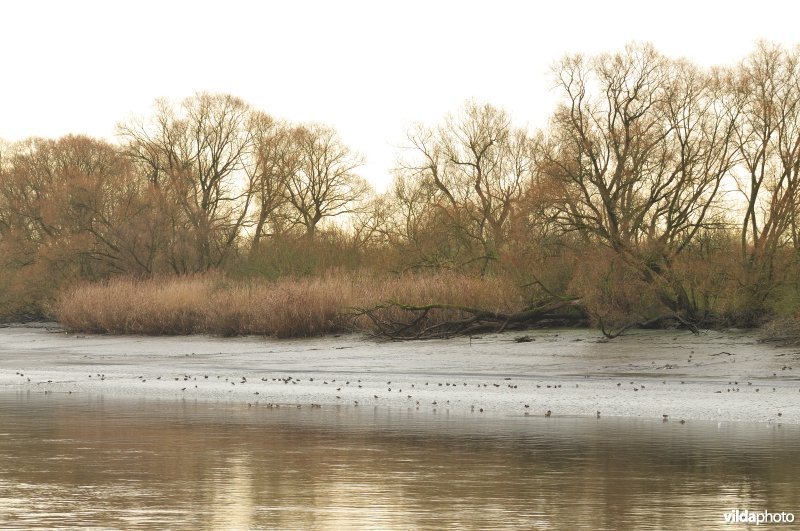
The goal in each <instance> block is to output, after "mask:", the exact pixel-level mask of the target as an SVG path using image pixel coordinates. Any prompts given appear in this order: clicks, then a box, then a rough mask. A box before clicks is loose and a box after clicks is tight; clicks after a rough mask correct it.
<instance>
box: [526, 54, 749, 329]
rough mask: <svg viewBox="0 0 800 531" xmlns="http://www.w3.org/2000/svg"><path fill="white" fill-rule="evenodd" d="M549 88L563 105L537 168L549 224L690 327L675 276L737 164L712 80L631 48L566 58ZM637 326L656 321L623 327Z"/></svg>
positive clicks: (730, 111)
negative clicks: (599, 255) (596, 252)
mask: <svg viewBox="0 0 800 531" xmlns="http://www.w3.org/2000/svg"><path fill="white" fill-rule="evenodd" d="M555 79H556V84H557V86H558V87H559V88H560V89H561V91H562V93H563V95H564V101H563V102H562V103H561V104H560V105H559V107H558V109H557V111H556V113H555V115H554V117H553V119H552V123H551V128H550V130H549V133H548V135H547V136H546V137H545V138H544V139H543V141H542V143H541V146H540V149H539V151H538V157H539V158H538V161H537V162H538V164H537V168H538V172H539V175H538V177H537V179H538V180H540V181H547V186H545V188H546V189H548V190H549V192H550V194H551V197H550V213H551V216H552V219H553V220H554V221H555V222H557V223H558V224H559V225H560V226H561V227H562V228H563V229H564V230H565V231H577V232H578V233H580V234H582V235H583V236H584V237H585V238H586V241H587V242H590V243H596V244H599V245H601V246H604V247H606V248H607V249H609V250H610V251H611V255H610V256H611V259H610V260H612V261H613V264H614V267H617V268H620V269H621V268H627V269H628V270H629V273H628V274H630V272H632V273H633V275H634V276H635V277H636V278H637V279H638V280H640V281H641V282H642V283H643V284H644V285H647V286H650V287H652V288H653V290H654V293H655V294H656V298H657V300H658V302H659V304H660V305H661V306H663V307H665V308H666V309H667V310H668V313H669V314H670V315H671V316H673V317H676V318H678V319H679V320H681V321H683V322H684V323H686V324H688V325H690V326H693V325H694V323H696V322H697V321H698V320H699V319H700V318H701V315H700V314H699V311H700V309H699V308H697V307H696V304H695V303H694V301H692V300H691V298H690V296H689V294H688V293H687V291H686V290H685V289H684V287H683V286H682V285H681V283H680V282H679V281H678V279H677V278H676V277H675V275H673V271H672V265H673V262H674V260H675V258H676V257H677V256H678V255H680V254H681V253H682V252H683V251H684V250H685V249H686V248H687V246H688V245H689V243H690V242H692V240H693V238H694V237H695V236H696V235H697V234H698V232H699V231H701V230H703V229H704V228H707V227H709V226H710V225H712V224H714V223H715V222H716V221H718V220H717V219H716V218H715V216H714V213H715V212H716V210H715V205H716V204H717V203H718V200H719V198H720V189H721V185H722V182H723V179H724V177H725V176H726V174H727V173H728V171H729V170H730V168H731V166H732V165H733V163H734V161H735V149H734V144H733V142H732V139H733V132H734V128H733V125H734V118H735V113H736V106H731V105H726V100H725V97H726V96H725V93H724V90H723V89H724V87H723V83H722V82H721V80H720V79H719V75H718V74H717V73H714V72H704V71H702V70H700V69H698V68H697V67H695V66H694V65H692V64H689V63H686V62H685V61H675V60H671V59H668V58H666V57H664V56H662V55H661V54H659V53H657V52H656V51H655V50H654V49H653V48H652V47H651V46H650V45H630V46H627V47H626V48H625V50H624V51H623V52H622V53H617V54H603V55H600V56H597V57H593V58H586V57H584V56H580V55H578V56H570V57H566V58H564V59H563V60H562V61H561V62H560V63H559V64H558V65H557V66H556V68H555ZM598 267H599V266H598ZM612 281H613V278H612ZM621 281H622V282H629V281H630V278H628V280H624V279H621ZM648 311H652V308H650V309H649V310H648ZM642 317H653V315H652V314H651V315H649V316H641V315H629V316H628V317H627V319H629V320H630V321H631V322H633V321H636V320H639V319H642ZM617 324H619V325H621V326H626V325H627V324H629V323H624V322H622V323H617Z"/></svg>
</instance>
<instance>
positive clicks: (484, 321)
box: [355, 299, 580, 339]
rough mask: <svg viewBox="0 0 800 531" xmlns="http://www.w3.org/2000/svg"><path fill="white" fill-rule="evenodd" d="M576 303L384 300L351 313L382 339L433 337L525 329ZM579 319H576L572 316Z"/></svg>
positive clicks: (554, 315) (560, 317) (550, 318)
mask: <svg viewBox="0 0 800 531" xmlns="http://www.w3.org/2000/svg"><path fill="white" fill-rule="evenodd" d="M576 306H580V301H579V300H578V299H570V300H564V299H558V300H553V299H550V300H547V301H542V302H540V303H537V304H535V305H533V306H530V307H528V308H526V309H524V310H522V311H519V312H514V313H503V312H495V311H488V310H484V309H481V308H472V307H469V306H460V305H455V304H426V305H423V306H415V305H409V304H401V303H399V302H388V303H385V304H379V305H376V306H373V307H371V308H357V309H356V311H355V316H366V317H367V318H369V320H370V321H371V322H372V325H373V335H374V336H376V337H382V338H386V339H436V338H446V337H452V336H456V335H468V334H472V333H477V332H487V331H491V332H502V331H503V330H508V329H520V328H528V327H531V326H534V325H536V324H539V323H541V322H543V321H549V320H552V319H559V320H560V321H561V322H563V320H564V319H565V315H564V314H558V313H557V312H558V311H559V310H564V309H566V308H569V307H576ZM573 319H574V320H575V321H579V320H580V319H579V318H573Z"/></svg>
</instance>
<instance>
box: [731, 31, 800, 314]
mask: <svg viewBox="0 0 800 531" xmlns="http://www.w3.org/2000/svg"><path fill="white" fill-rule="evenodd" d="M730 87H731V92H732V94H733V95H734V97H736V98H737V99H738V105H739V106H740V108H741V112H740V114H739V116H738V119H737V122H736V140H737V147H738V151H739V154H740V157H741V163H740V164H739V165H738V166H737V168H736V171H735V172H734V176H735V178H736V182H737V185H738V189H739V192H740V193H741V197H744V204H745V207H744V212H743V215H742V217H741V218H740V219H741V221H740V231H739V237H740V252H741V260H742V264H743V277H742V279H741V282H742V285H743V287H744V290H745V292H746V296H745V302H744V305H745V306H746V307H748V308H749V309H750V310H749V313H751V314H752V316H753V317H754V318H755V316H758V315H762V314H763V313H764V312H763V311H764V304H765V302H766V300H767V298H768V297H769V295H770V294H771V293H772V292H773V291H774V289H775V288H776V287H778V286H779V285H780V283H781V281H782V278H780V277H781V271H780V269H781V268H779V267H778V264H776V259H777V257H778V254H779V250H780V249H781V247H783V246H784V245H786V244H787V243H791V242H792V241H793V240H794V241H795V242H797V241H798V237H797V234H798V232H797V220H798V215H800V195H798V192H800V190H798V186H800V175H799V172H800V49H798V48H795V49H793V50H786V49H784V48H782V47H780V46H778V45H773V44H769V43H766V42H760V43H759V44H758V45H757V47H756V50H755V51H754V52H753V53H752V54H751V55H750V56H748V57H747V58H746V59H745V60H744V61H742V62H741V63H740V64H739V66H738V68H736V69H735V71H734V74H733V77H732V80H731V85H730ZM796 247H797V246H796Z"/></svg>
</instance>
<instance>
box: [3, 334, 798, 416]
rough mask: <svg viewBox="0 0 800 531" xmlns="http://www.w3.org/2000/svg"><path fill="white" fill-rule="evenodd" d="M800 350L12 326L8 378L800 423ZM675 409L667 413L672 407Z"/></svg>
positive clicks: (262, 399) (114, 388)
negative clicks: (146, 333)
mask: <svg viewBox="0 0 800 531" xmlns="http://www.w3.org/2000/svg"><path fill="white" fill-rule="evenodd" d="M799 375H800V349H798V348H788V347H776V346H772V345H766V344H762V343H759V342H758V340H757V337H756V336H755V335H754V334H752V333H750V332H742V331H726V332H718V331H704V332H702V333H701V334H699V335H693V334H691V333H688V332H684V331H635V332H630V333H629V334H627V335H625V336H622V337H619V338H616V339H614V340H611V341H607V340H605V339H603V338H602V337H601V336H600V334H599V333H598V332H596V331H592V330H572V329H570V330H546V331H530V332H525V333H520V332H514V333H503V334H491V335H484V336H480V337H459V338H453V339H447V340H431V341H409V342H376V341H374V340H371V339H368V338H364V337H362V336H359V335H342V336H329V337H320V338H313V339H298V340H275V339H270V338H263V337H243V338H216V337H207V336H182V337H140V336H105V335H83V334H68V333H65V332H63V331H61V330H59V329H58V328H57V327H6V328H2V329H0V391H3V392H30V393H59V394H66V395H73V394H74V395H86V394H92V395H104V396H109V397H151V398H159V399H178V400H200V401H231V402H236V403H240V404H241V405H242V406H244V407H287V406H289V407H317V406H319V407H323V408H328V407H365V406H366V407H392V408H409V409H412V410H419V411H423V412H424V411H429V412H430V411H433V410H436V411H445V410H450V411H454V412H464V413H468V414H475V415H504V416H520V417H523V416H544V415H546V414H547V412H548V411H549V412H550V415H551V416H596V415H597V414H598V412H599V414H600V415H601V416H602V417H637V418H653V419H658V420H667V421H672V422H680V421H681V420H684V421H687V422H688V421H691V420H719V421H747V422H753V421H755V422H780V423H786V424H800V400H799V399H800V378H798V376H799ZM665 415H666V417H665Z"/></svg>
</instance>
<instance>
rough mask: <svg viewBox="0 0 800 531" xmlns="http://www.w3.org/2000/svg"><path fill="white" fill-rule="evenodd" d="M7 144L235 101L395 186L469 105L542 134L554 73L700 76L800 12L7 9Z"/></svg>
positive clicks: (428, 5)
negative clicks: (344, 150)
mask: <svg viewBox="0 0 800 531" xmlns="http://www.w3.org/2000/svg"><path fill="white" fill-rule="evenodd" d="M0 8H1V10H0V13H2V16H1V17H0V20H1V21H2V26H1V27H0V50H2V52H1V55H0V57H2V68H3V75H2V78H1V79H2V84H1V85H0V94H2V97H0V138H2V139H5V140H9V141H15V140H20V139H22V138H26V137H28V136H34V135H35V136H48V137H57V136H60V135H63V134H67V133H84V134H89V135H93V136H98V137H106V138H109V139H113V133H114V126H115V124H116V123H117V122H119V121H121V120H125V119H126V118H127V117H129V116H130V115H131V114H132V113H136V114H146V113H148V112H149V110H150V108H151V105H152V103H153V100H154V99H155V98H157V97H161V96H164V97H168V98H171V99H174V100H176V101H177V100H180V99H182V98H183V97H186V96H188V95H191V94H193V93H194V92H197V91H203V90H207V91H212V92H228V93H231V94H234V95H236V96H239V97H241V98H243V99H244V100H246V101H247V102H249V103H251V104H252V105H253V106H255V107H257V108H259V109H261V110H263V111H266V112H268V113H270V114H272V115H274V116H276V117H280V118H285V119H288V120H293V121H310V120H313V121H320V122H325V123H328V124H330V125H333V126H334V127H336V128H337V129H338V130H339V132H340V133H341V135H342V137H343V139H344V140H345V142H346V143H347V144H348V145H349V146H350V147H351V148H353V149H354V150H357V151H359V152H361V153H362V154H364V155H365V156H366V158H367V161H368V164H367V165H366V166H364V167H363V168H362V173H363V175H364V176H365V177H366V178H367V179H369V180H370V181H371V182H373V183H374V184H375V185H376V186H377V187H378V188H379V189H383V188H384V187H385V186H386V184H387V183H388V182H389V180H390V169H391V167H392V166H393V165H394V159H395V156H396V153H397V149H396V146H398V145H400V144H402V142H403V139H404V133H405V131H406V130H407V129H408V127H409V125H410V124H412V123H413V122H415V121H422V122H426V123H436V122H438V121H439V120H440V119H441V118H442V117H443V115H444V114H445V113H446V112H448V111H452V110H456V109H457V108H459V107H460V106H461V105H462V104H463V102H464V101H465V100H466V99H468V98H475V99H477V100H479V101H485V102H489V103H492V104H495V105H497V106H500V107H503V108H505V109H506V110H508V111H509V112H510V113H511V114H512V115H513V117H514V119H515V120H516V121H517V122H518V123H519V124H520V125H523V126H524V125H527V126H529V127H532V128H535V127H539V126H541V125H544V123H545V121H546V120H547V117H548V115H549V114H550V112H551V111H552V109H553V105H554V101H555V97H556V94H554V93H553V92H552V91H551V90H550V85H551V83H550V79H549V77H548V75H549V68H550V65H551V64H552V63H553V62H554V61H556V60H557V59H559V58H560V57H561V56H563V55H564V54H566V53H575V52H583V53H587V54H594V53H598V52H604V51H618V50H620V49H621V48H622V47H623V46H624V45H625V43H627V42H630V41H634V40H638V41H650V42H652V43H653V44H654V45H655V46H656V48H657V49H658V50H660V51H662V52H663V53H666V54H668V55H671V56H685V57H687V58H690V59H692V60H694V61H696V62H698V63H700V64H702V65H712V64H729V63H734V62H736V61H738V60H739V59H740V58H742V57H743V56H744V55H746V54H747V53H748V52H749V51H750V50H752V48H753V45H754V43H755V41H756V40H757V39H759V38H765V39H768V40H772V41H776V42H781V43H784V44H787V45H794V44H797V43H798V42H800V30H799V29H798V28H799V27H800V26H798V20H800V17H799V16H798V15H800V3H798V2H795V1H793V0H785V1H776V0H758V1H749V2H744V1H727V2H716V1H703V0H673V1H669V2H654V1H647V0H638V1H633V0H631V1H626V0H615V1H591V0H577V1H576V0H573V1H555V2H533V1H528V2H523V1H505V0H493V1H488V0H487V1H483V2H474V1H463V0H462V1H435V0H427V1H418V0H411V1H409V0H405V1H378V0H375V1H336V0H330V1H323V0H319V1H312V0H304V1H288V0H287V1H283V2H267V1H262V2H255V1H250V2H248V1H242V0H217V1H213V2H211V1H199V0H198V1H169V0H160V1H150V0H146V1H143V0H137V1H129V0H116V1H112V0H106V1H78V0H67V1H42V0H39V1H36V0H26V1H16V0H12V1H10V2H3V3H2V4H0Z"/></svg>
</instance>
